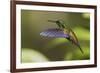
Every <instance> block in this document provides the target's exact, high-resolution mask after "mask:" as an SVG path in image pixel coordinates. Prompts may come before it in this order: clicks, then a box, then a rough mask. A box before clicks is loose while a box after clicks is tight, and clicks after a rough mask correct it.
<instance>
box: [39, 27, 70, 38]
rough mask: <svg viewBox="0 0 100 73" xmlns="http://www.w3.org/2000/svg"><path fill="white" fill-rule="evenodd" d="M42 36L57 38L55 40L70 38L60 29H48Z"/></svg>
mask: <svg viewBox="0 0 100 73" xmlns="http://www.w3.org/2000/svg"><path fill="white" fill-rule="evenodd" d="M40 35H42V36H46V37H55V38H67V37H69V35H68V34H64V32H63V30H62V29H59V28H52V29H47V30H45V31H43V32H41V33H40Z"/></svg>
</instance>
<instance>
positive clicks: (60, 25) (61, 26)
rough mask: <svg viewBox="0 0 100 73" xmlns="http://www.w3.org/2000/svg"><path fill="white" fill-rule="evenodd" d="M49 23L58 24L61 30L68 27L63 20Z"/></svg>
mask: <svg viewBox="0 0 100 73" xmlns="http://www.w3.org/2000/svg"><path fill="white" fill-rule="evenodd" d="M48 22H53V23H56V24H57V25H58V27H59V28H65V27H66V26H65V24H64V22H63V21H62V20H48Z"/></svg>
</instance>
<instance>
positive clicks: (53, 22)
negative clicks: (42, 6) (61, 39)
mask: <svg viewBox="0 0 100 73" xmlns="http://www.w3.org/2000/svg"><path fill="white" fill-rule="evenodd" d="M48 22H53V23H56V22H57V21H55V20H48Z"/></svg>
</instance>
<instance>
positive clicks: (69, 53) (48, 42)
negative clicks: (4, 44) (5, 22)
mask: <svg viewBox="0 0 100 73" xmlns="http://www.w3.org/2000/svg"><path fill="white" fill-rule="evenodd" d="M96 19H97V7H96V6H93V5H78V4H62V3H47V2H33V1H21V0H20V1H16V0H12V1H11V72H12V73H13V72H26V71H42V70H59V69H74V68H89V67H96V66H97V20H96Z"/></svg>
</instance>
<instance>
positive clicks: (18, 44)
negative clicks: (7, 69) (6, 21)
mask: <svg viewBox="0 0 100 73" xmlns="http://www.w3.org/2000/svg"><path fill="white" fill-rule="evenodd" d="M21 9H26V10H43V11H62V12H78V13H79V12H80V13H83V12H89V13H90V25H91V26H90V36H91V37H90V48H91V50H90V60H79V61H58V62H46V63H43V62H42V63H25V64H23V63H21V62H20V59H21V56H20V55H21V37H20V36H21ZM92 35H94V10H93V9H86V8H70V7H53V6H52V7H51V6H36V5H16V68H17V69H22V68H39V67H54V66H56V67H57V66H74V65H86V64H88V65H89V64H94V36H92Z"/></svg>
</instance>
